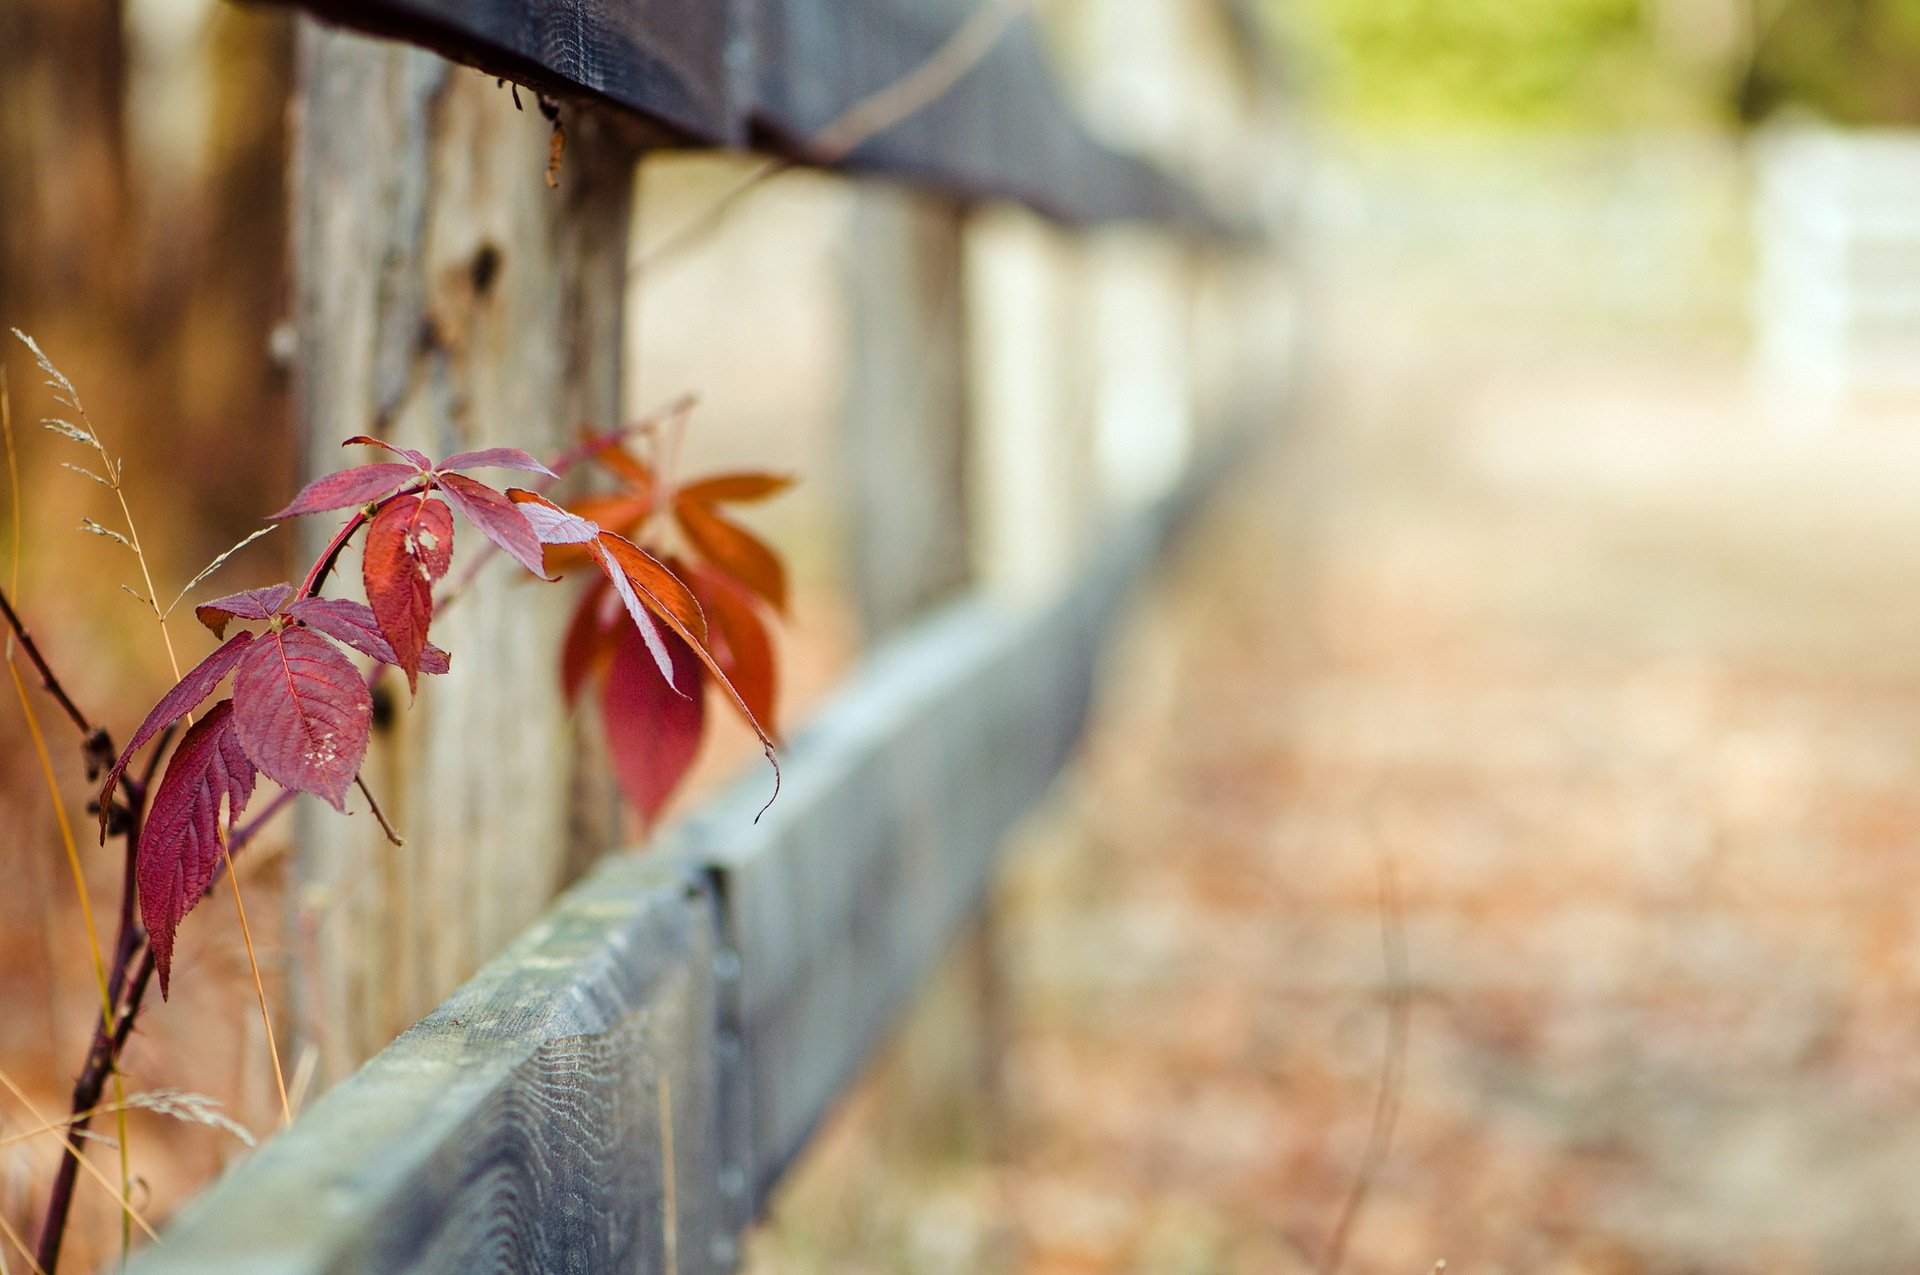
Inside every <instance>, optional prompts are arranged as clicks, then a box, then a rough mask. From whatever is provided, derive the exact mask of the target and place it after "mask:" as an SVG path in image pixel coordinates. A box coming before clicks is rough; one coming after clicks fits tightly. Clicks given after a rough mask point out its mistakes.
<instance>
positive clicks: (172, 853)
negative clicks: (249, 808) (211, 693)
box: [138, 699, 254, 1000]
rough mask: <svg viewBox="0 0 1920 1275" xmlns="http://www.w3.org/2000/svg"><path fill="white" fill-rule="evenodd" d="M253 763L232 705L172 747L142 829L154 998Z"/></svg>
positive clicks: (225, 703) (242, 801)
mask: <svg viewBox="0 0 1920 1275" xmlns="http://www.w3.org/2000/svg"><path fill="white" fill-rule="evenodd" d="M253 784H254V766H253V761H252V759H250V758H249V757H248V756H247V754H246V752H245V751H244V750H243V749H242V748H241V747H240V742H239V740H238V739H237V738H235V735H234V715H233V701H232V700H230V699H223V700H221V701H220V702H219V703H218V704H215V705H214V706H213V708H212V709H211V710H209V711H208V713H207V715H206V716H205V717H203V718H201V719H200V720H199V721H198V722H195V723H194V725H193V727H192V728H191V729H190V730H188V731H187V733H186V735H185V737H184V738H182V739H181V741H180V746H179V747H178V748H176V749H174V750H173V756H172V758H170V759H169V760H168V762H167V774H166V778H165V779H163V780H161V781H160V787H159V789H158V790H157V791H156V792H155V793H154V795H153V805H152V806H151V807H150V808H149V810H148V812H147V821H146V824H145V826H144V827H143V828H142V829H141V831H140V860H139V865H138V873H139V880H140V919H141V920H143V921H145V922H146V925H147V940H148V942H149V943H150V944H151V945H152V947H153V962H154V967H155V968H156V970H158V972H159V974H160V996H161V999H163V1000H164V999H165V998H166V996H167V988H168V983H169V981H170V979H171V977H172V971H173V936H174V932H175V931H176V930H178V929H179V927H180V921H181V918H183V917H185V916H186V914H187V913H188V912H190V911H192V910H193V905H194V904H196V903H198V902H199V901H200V897H201V896H202V895H203V894H205V893H206V892H207V886H208V885H210V884H211V883H212V881H213V874H214V870H215V869H216V868H217V867H218V866H219V864H220V858H221V855H222V854H223V853H224V850H225V842H226V839H225V836H224V835H223V833H222V829H221V825H222V824H223V823H224V824H225V825H226V827H227V828H229V829H230V828H232V827H233V822H234V820H235V819H237V818H239V816H240V812H241V811H242V810H244V809H246V805H247V799H248V798H249V797H251V796H252V795H253Z"/></svg>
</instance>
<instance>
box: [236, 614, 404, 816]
mask: <svg viewBox="0 0 1920 1275" xmlns="http://www.w3.org/2000/svg"><path fill="white" fill-rule="evenodd" d="M233 699H234V704H235V710H234V717H235V723H236V729H237V730H238V732H239V735H240V745H241V747H243V748H245V749H246V750H247V756H249V757H251V758H252V759H253V764H254V765H256V766H258V767H259V768H260V772H261V773H262V774H264V775H265V776H266V777H267V778H269V779H271V780H273V781H274V782H275V783H277V784H279V785H281V786H282V787H284V788H293V789H297V790H298V791H300V792H310V793H313V794H314V795H315V796H318V797H322V798H324V799H326V800H327V801H328V802H329V803H331V804H332V806H333V807H334V809H336V810H345V809H346V798H347V789H348V788H349V787H351V786H352V784H353V778H354V776H355V775H357V774H359V773H360V762H361V760H362V759H363V758H365V757H366V755H367V737H368V735H369V733H370V732H371V731H372V727H373V696H372V695H370V694H368V692H367V683H366V679H365V678H363V677H361V676H360V673H359V671H358V670H357V669H355V668H354V667H353V663H352V661H350V660H348V659H347V657H346V656H344V655H342V654H341V653H340V651H339V650H338V648H336V647H335V646H334V645H333V643H331V642H329V641H327V640H326V639H325V638H323V637H321V636H320V635H319V634H317V633H314V632H312V631H311V630H308V629H305V628H302V627H300V626H298V625H291V626H288V627H287V628H283V629H270V630H268V631H267V632H266V633H264V634H262V635H261V637H260V640H259V641H258V642H255V643H254V644H253V646H252V647H251V648H250V649H249V650H247V651H246V652H245V653H244V654H243V655H242V657H241V659H240V667H239V669H238V670H237V671H236V672H235V673H234V675H233Z"/></svg>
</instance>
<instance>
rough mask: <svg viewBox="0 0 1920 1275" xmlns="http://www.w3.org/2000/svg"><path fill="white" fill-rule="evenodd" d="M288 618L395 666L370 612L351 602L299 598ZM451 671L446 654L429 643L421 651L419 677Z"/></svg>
mask: <svg viewBox="0 0 1920 1275" xmlns="http://www.w3.org/2000/svg"><path fill="white" fill-rule="evenodd" d="M287 614H288V615H289V616H291V617H292V618H293V619H296V620H298V621H300V623H302V624H304V625H306V626H307V627H308V628H310V629H314V630H316V631H318V632H321V633H324V634H326V635H327V636H328V637H330V638H332V639H333V640H334V641H336V642H343V643H345V644H346V645H348V646H350V647H352V648H353V649H354V650H356V651H359V652H361V653H362V654H364V655H371V656H372V657H373V658H374V659H376V660H379V661H380V662H381V663H382V664H398V663H399V662H400V660H399V657H398V656H396V655H395V654H394V653H393V646H392V644H391V643H389V642H388V641H387V639H386V635H385V634H383V633H381V632H380V622H379V621H378V620H377V619H375V618H374V614H373V608H372V607H370V606H368V605H367V604H366V603H364V602H355V601H353V600H352V599H351V598H302V599H300V601H298V602H296V603H294V604H293V605H292V606H290V607H288V608H287ZM450 667H452V660H451V658H450V657H449V656H448V655H447V653H446V652H445V651H443V650H441V649H440V648H439V647H437V646H435V645H434V644H433V643H431V642H429V643H427V644H426V645H425V646H424V647H422V648H421V649H420V671H421V672H422V673H445V672H446V671H447V670H448V669H449V668H450Z"/></svg>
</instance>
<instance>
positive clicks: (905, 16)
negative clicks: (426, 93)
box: [282, 0, 1247, 238]
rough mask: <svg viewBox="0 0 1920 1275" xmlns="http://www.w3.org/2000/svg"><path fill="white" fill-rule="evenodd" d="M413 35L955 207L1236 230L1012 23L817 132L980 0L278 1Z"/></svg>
mask: <svg viewBox="0 0 1920 1275" xmlns="http://www.w3.org/2000/svg"><path fill="white" fill-rule="evenodd" d="M282 2H285V3H290V4H293V5H295V6H296V7H298V8H301V9H304V10H306V11H308V12H310V13H313V14H316V15H317V16H319V17H322V18H325V19H327V20H328V21H331V22H336V23H340V24H342V25H345V26H349V27H353V28H356V29H358V30H361V31H365V32H369V33H372V34H375V35H382V36H390V37H395V38H400V39H405V40H409V41H412V42H414V43H417V44H421V45H425V46H426V47H428V48H431V49H433V50H435V51H436V52H438V53H440V54H442V55H444V56H445V57H447V58H449V59H451V60H453V61H455V62H460V63H464V64H466V65H469V66H475V67H479V68H480V69H482V70H484V71H488V72H490V73H492V74H496V75H501V76H505V77H507V78H510V79H513V80H515V81H518V82H520V83H523V84H526V85H528V86H530V87H533V88H535V89H538V90H540V91H543V92H547V93H552V94H555V95H559V96H566V97H576V98H579V97H584V98H590V99H596V100H600V101H604V102H610V103H613V104H614V105H616V106H618V107H621V108H624V109H625V110H626V111H628V112H631V113H634V114H636V115H638V116H639V117H641V118H643V119H644V120H645V121H646V122H647V123H649V124H650V125H652V126H654V127H655V128H656V129H658V130H662V135H663V136H667V137H671V138H675V139H678V140H680V141H683V142H686V143H691V144H697V145H706V146H727V147H742V146H746V145H749V144H751V145H753V146H754V147H756V148H758V149H761V150H765V151H770V152H772V153H774V154H777V155H781V156H784V157H786V158H788V159H791V160H794V161H796V162H799V163H812V164H824V165H828V166H834V167H846V168H850V169H854V170H860V171H868V172H875V173H884V174H889V175H892V176H895V177H899V178H902V179H904V180H907V181H911V182H914V183H916V184H920V185H923V186H927V187H930V188H933V189H937V190H939V191H942V192H944V193H946V194H948V195H951V196H953V197H956V198H960V199H963V200H978V199H1011V200H1016V201H1018V202H1020V203H1023V204H1026V205H1028V206H1029V207H1032V208H1034V209H1035V210H1037V211H1039V212H1040V213H1042V214H1044V215H1046V216H1048V217H1051V218H1054V219H1056V220H1058V221H1062V222H1066V223H1070V224H1093V223H1099V222H1112V221H1147V222H1154V223H1157V224H1160V225H1164V226H1168V227H1171V228H1174V229H1177V230H1180V231H1182V232H1185V233H1188V234H1191V235H1193V236H1195V237H1199V238H1239V237H1244V236H1245V235H1246V233H1247V230H1246V227H1244V226H1243V225H1242V224H1241V223H1240V221H1239V219H1237V218H1236V217H1233V216H1229V215H1226V214H1223V213H1221V212H1220V211H1218V210H1216V209H1214V208H1212V207H1210V206H1209V205H1208V203H1207V201H1206V200H1205V199H1203V198H1202V197H1201V196H1199V195H1198V194H1197V193H1195V192H1194V191H1193V190H1192V189H1191V188H1189V187H1188V186H1186V185H1184V184H1183V183H1181V182H1179V181H1177V180H1175V179H1173V178H1171V177H1169V176H1168V175H1166V174H1165V173H1163V172H1161V171H1160V170H1158V169H1156V168H1154V167H1152V166H1151V165H1149V164H1146V163H1144V162H1142V161H1141V160H1139V159H1137V158H1135V157H1133V156H1129V155H1126V154H1123V153H1121V152H1119V151H1116V150H1115V149H1113V148H1112V147H1109V146H1107V145H1106V144H1104V143H1103V142H1101V141H1100V140H1098V139H1097V138H1095V137H1094V136H1093V135H1092V134H1091V133H1090V132H1088V130H1087V129H1086V127H1085V126H1084V125H1083V124H1082V123H1081V122H1080V121H1079V120H1078V118H1077V117H1076V116H1075V115H1074V113H1073V112H1072V111H1071V110H1070V109H1069V108H1068V106H1067V103H1066V102H1065V101H1064V99H1063V98H1062V96H1061V94H1060V92H1059V91H1058V88H1057V86H1056V84H1055V81H1054V77H1053V76H1052V74H1051V71H1050V69H1049V67H1048V65H1047V60H1046V56H1045V51H1044V49H1043V48H1042V44H1041V38H1040V34H1039V31H1038V30H1037V28H1036V27H1035V25H1034V24H1033V22H1032V21H1031V20H1029V19H1027V18H1024V17H1020V18H1015V19H1013V20H1012V21H1011V22H1010V23H1009V25H1008V26H1007V29H1006V30H1005V31H1004V32H1003V33H1002V34H1001V35H1000V36H999V38H998V39H997V40H996V41H995V42H994V43H993V46H992V48H991V50H990V51H989V52H988V53H987V54H986V55H985V56H984V57H982V58H981V59H980V60H979V61H978V62H977V63H976V64H974V65H972V66H971V67H970V69H968V70H967V72H966V74H965V75H964V76H962V77H961V78H960V79H959V80H958V82H957V83H955V84H954V85H953V86H952V87H951V88H950V89H948V90H947V91H945V92H944V93H942V94H941V95H940V96H938V97H937V98H936V99H935V100H933V101H931V102H929V103H928V104H926V105H925V106H924V107H923V108H922V109H919V110H917V111H914V112H913V113H912V114H910V115H908V116H907V117H906V118H904V119H902V120H900V121H899V122H898V123H895V124H894V125H892V126H891V127H889V128H886V129H884V130H883V131H881V132H879V133H878V134H876V135H875V136H873V137H872V138H870V139H868V140H866V141H865V142H864V143H863V144H861V145H859V146H856V147H855V148H854V149H853V150H852V152H851V153H850V154H847V155H845V156H841V155H838V154H820V153H818V151H817V149H816V148H815V147H813V146H812V145H811V139H815V138H817V137H818V135H819V134H820V132H821V130H823V129H825V128H826V127H827V126H828V125H829V124H831V123H832V122H834V121H835V120H837V119H839V118H840V117H841V116H842V115H843V114H844V113H845V112H847V111H848V110H849V109H850V108H852V107H854V106H855V105H857V104H859V103H861V102H863V101H865V100H867V99H868V98H870V97H871V96H872V95H873V94H874V93H876V92H878V91H880V90H882V89H885V88H887V87H888V86H890V85H893V84H896V83H898V82H899V81H901V80H902V79H903V78H905V77H907V76H909V75H911V74H912V73H913V72H914V71H915V70H916V69H917V68H920V67H922V66H923V65H924V64H925V63H926V62H927V59H928V58H930V57H931V56H932V55H933V54H934V53H935V52H936V51H937V50H938V49H940V48H941V46H942V45H943V44H945V42H946V41H947V40H948V39H949V38H950V37H951V36H952V35H953V34H954V33H955V32H956V31H957V30H959V29H960V28H961V26H962V25H963V24H964V23H965V22H966V21H967V20H968V18H969V17H970V16H971V15H972V14H973V13H974V12H975V10H976V8H977V7H978V5H979V4H981V3H994V2H995V0H728V2H725V3H722V2H720V0H282Z"/></svg>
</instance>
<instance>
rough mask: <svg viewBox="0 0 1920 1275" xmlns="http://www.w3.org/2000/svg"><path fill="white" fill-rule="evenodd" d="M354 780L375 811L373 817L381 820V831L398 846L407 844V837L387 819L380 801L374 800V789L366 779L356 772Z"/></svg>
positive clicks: (370, 807) (369, 806)
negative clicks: (368, 784)
mask: <svg viewBox="0 0 1920 1275" xmlns="http://www.w3.org/2000/svg"><path fill="white" fill-rule="evenodd" d="M353 782H354V785H355V786H356V787H358V788H359V789H360V795H361V796H362V797H365V798H366V799H367V806H368V808H369V809H371V810H372V811H373V817H374V818H375V819H378V820H379V821H380V831H382V832H384V833H386V834H387V840H388V841H390V842H392V843H393V844H394V845H396V846H404V845H406V844H407V839H406V838H405V837H403V836H401V835H400V834H399V833H397V832H395V831H394V830H393V825H392V824H391V823H389V822H388V821H387V812H386V811H384V810H382V809H380V803H379V802H378V801H376V800H374V796H373V789H371V788H369V787H367V781H366V779H365V778H364V777H363V776H361V775H359V774H355V775H354V777H353Z"/></svg>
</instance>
